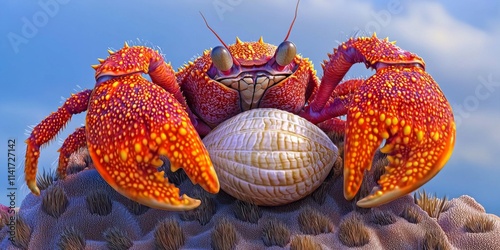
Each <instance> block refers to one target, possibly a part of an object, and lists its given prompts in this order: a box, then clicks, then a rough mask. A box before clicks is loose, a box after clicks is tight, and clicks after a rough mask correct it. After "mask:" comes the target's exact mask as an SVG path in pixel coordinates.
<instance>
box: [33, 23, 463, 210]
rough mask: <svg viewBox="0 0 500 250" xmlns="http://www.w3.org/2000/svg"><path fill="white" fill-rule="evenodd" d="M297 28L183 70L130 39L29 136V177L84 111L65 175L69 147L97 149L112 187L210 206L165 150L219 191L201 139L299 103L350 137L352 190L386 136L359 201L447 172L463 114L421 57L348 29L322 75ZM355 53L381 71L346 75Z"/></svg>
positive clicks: (347, 159) (347, 163)
mask: <svg viewBox="0 0 500 250" xmlns="http://www.w3.org/2000/svg"><path fill="white" fill-rule="evenodd" d="M292 24H293V22H292ZM207 26H208V24H207ZM209 28H210V27H209ZM210 29H211V28H210ZM290 29H291V27H290ZM214 33H215V32H214ZM289 34H290V30H289V31H288V34H287V36H286V38H285V39H284V41H283V42H281V44H279V46H274V45H272V44H269V43H266V42H264V41H263V39H262V37H261V38H260V39H259V40H258V41H256V42H242V41H241V40H240V39H238V38H237V39H236V43H234V44H232V45H230V46H228V45H226V44H225V43H224V42H222V40H221V39H220V38H219V40H220V41H221V43H222V45H221V46H216V47H214V48H213V49H211V50H206V51H204V53H203V54H202V55H201V56H200V57H199V58H197V59H196V60H194V61H193V62H189V64H187V65H184V66H183V67H182V68H181V69H179V70H178V71H177V72H175V71H174V70H173V69H172V67H171V65H170V64H167V63H166V62H165V60H164V58H163V56H162V55H161V54H160V53H159V52H158V51H157V50H154V49H152V48H148V47H144V46H128V45H127V44H126V43H125V46H124V47H123V48H122V49H120V50H118V51H111V50H108V52H109V54H110V55H109V57H108V58H107V59H105V60H104V59H99V61H100V64H98V65H94V66H93V67H94V69H95V70H96V72H95V78H96V84H95V87H94V89H87V90H83V91H81V92H79V93H76V94H72V95H71V97H69V98H68V99H67V100H66V101H65V103H64V104H63V105H62V106H61V107H60V108H59V109H58V110H57V111H56V112H54V113H52V114H50V115H49V116H48V117H47V118H45V119H44V120H43V121H42V122H41V123H40V124H38V125H37V126H35V127H34V129H33V131H32V133H31V135H30V136H29V138H28V139H27V140H26V143H27V149H26V164H25V176H26V182H27V185H28V187H29V188H30V190H31V191H32V193H34V194H36V195H39V194H40V190H39V188H38V187H37V184H36V178H35V177H36V173H37V162H38V157H39V154H40V151H39V150H40V147H41V146H42V145H43V144H45V143H47V142H48V141H49V140H51V139H52V138H54V137H55V136H56V135H57V133H58V131H59V130H61V129H62V128H63V127H64V126H65V125H66V124H67V122H68V121H69V120H70V118H71V116H72V115H74V114H78V113H81V112H84V111H86V110H87V114H86V123H85V126H84V127H80V128H77V129H76V130H75V132H73V133H72V134H71V135H69V136H68V138H67V139H65V141H64V143H63V145H62V147H61V148H60V150H59V151H60V157H59V166H58V174H59V176H60V177H61V178H64V177H65V176H66V168H67V166H68V159H69V156H70V155H71V154H72V153H73V152H75V151H76V150H78V149H80V148H82V147H87V148H88V151H89V153H90V156H91V158H92V161H93V163H94V165H95V167H96V169H97V171H98V172H99V173H100V175H101V176H102V177H103V179H104V180H105V181H107V182H108V183H109V185H111V186H112V187H113V188H114V189H115V190H117V191H118V192H119V193H121V194H123V195H124V196H126V197H128V198H130V199H132V200H135V201H137V202H139V203H142V204H144V205H146V206H150V207H153V208H158V209H166V210H178V211H179V210H189V209H193V208H196V207H197V206H198V205H199V204H200V201H199V200H197V199H193V198H191V197H188V196H187V195H182V196H181V195H180V194H179V189H178V188H177V187H175V186H174V185H173V184H170V183H168V180H167V179H166V178H165V177H164V173H163V171H159V170H158V168H159V167H160V166H162V165H163V163H164V162H163V160H162V158H161V157H162V156H166V157H167V158H168V159H169V161H170V164H171V169H172V171H176V170H177V169H179V168H183V169H184V171H185V172H186V174H187V176H188V177H189V178H190V180H191V181H192V182H193V183H194V184H199V185H200V186H201V187H202V188H203V189H205V190H206V191H208V192H210V193H217V192H218V191H219V189H220V185H219V181H218V179H217V174H216V172H215V170H214V166H213V164H212V162H211V160H210V157H209V154H208V152H207V150H206V149H205V147H204V145H203V143H202V140H201V138H202V137H204V136H205V135H207V134H208V133H209V132H210V131H211V130H212V129H213V128H214V127H216V126H217V125H218V124H220V123H221V122H223V121H225V120H227V119H228V118H230V117H233V116H235V115H236V114H238V113H241V112H244V111H247V110H250V109H255V108H277V109H281V110H285V111H289V112H292V113H294V114H298V115H300V116H302V117H304V118H306V119H307V120H309V121H310V122H312V123H314V124H317V126H319V127H320V128H321V129H323V130H324V131H325V132H334V133H337V134H340V135H343V136H344V143H345V150H344V156H343V159H344V196H345V198H346V199H348V200H351V199H353V198H354V196H355V195H356V194H357V192H358V191H359V188H360V186H361V183H362V180H363V176H364V172H365V171H366V170H369V169H370V166H371V164H372V160H373V157H374V154H375V152H376V150H378V149H379V146H380V145H381V144H382V143H383V142H384V141H385V143H384V145H383V146H382V147H381V148H380V151H381V152H382V153H385V154H387V158H388V161H389V164H388V166H386V172H385V174H383V175H382V176H381V177H380V179H379V180H378V186H377V187H375V188H374V189H373V190H372V192H371V193H370V194H369V195H368V196H367V197H364V198H363V199H361V200H359V201H358V202H357V205H358V206H360V207H374V206H379V205H381V204H384V203H387V202H390V201H392V200H394V199H397V198H398V197H401V196H403V195H405V194H408V193H410V192H412V191H414V190H415V189H417V188H418V187H420V186H421V185H423V184H424V183H426V182H427V181H429V180H430V179H431V178H433V177H434V176H435V175H436V174H437V173H438V172H439V171H440V169H441V168H442V167H443V166H444V165H445V163H446V162H447V160H448V159H449V157H450V156H451V153H452V151H453V147H454V142H455V123H454V119H453V113H452V110H451V107H450V105H449V103H448V101H447V100H446V98H445V96H444V94H443V92H442V91H441V89H440V88H439V86H438V84H437V83H436V82H435V81H434V80H433V78H432V77H431V76H430V75H429V74H428V73H427V72H426V71H425V63H424V61H423V60H422V58H420V57H418V56H417V55H416V54H414V53H411V52H407V51H405V50H402V49H401V48H399V47H397V46H396V45H395V44H394V43H392V42H389V41H388V39H379V38H377V37H376V35H375V34H374V35H373V36H371V37H357V38H350V39H349V40H348V41H346V42H344V43H342V44H341V45H339V46H338V48H337V49H335V50H334V52H333V53H332V54H329V55H328V60H326V61H325V62H324V64H323V65H322V66H323V77H322V78H321V80H320V79H319V78H318V77H317V76H316V71H315V70H314V68H313V65H312V63H311V61H310V60H309V59H307V58H304V57H302V56H300V55H298V54H297V49H296V47H295V45H294V44H293V43H292V42H291V41H288V35H289ZM216 35H217V34H216ZM217 37H218V36H217ZM355 63H364V64H365V65H366V67H367V68H371V69H374V70H375V74H374V75H372V76H371V77H369V78H367V79H351V80H346V81H343V80H342V79H343V77H344V76H345V74H346V73H347V71H348V70H349V68H350V67H351V66H352V65H353V64H355ZM143 74H149V76H150V79H151V80H148V79H146V78H145V77H143ZM341 116H345V119H341Z"/></svg>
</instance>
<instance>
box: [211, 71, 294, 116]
mask: <svg viewBox="0 0 500 250" xmlns="http://www.w3.org/2000/svg"><path fill="white" fill-rule="evenodd" d="M289 75H290V74H281V75H272V74H269V73H267V72H266V73H257V74H255V73H246V74H241V75H239V76H237V77H233V78H224V79H220V80H217V81H218V82H220V83H222V84H224V85H225V86H227V87H229V88H231V89H234V90H236V91H238V92H239V93H240V107H241V111H242V112H243V111H247V110H250V109H253V108H258V107H259V102H260V100H261V98H262V97H263V96H264V93H265V92H266V90H267V89H269V88H271V87H272V86H274V85H276V84H278V83H279V82H281V81H283V80H284V79H286V78H287V77H288V76H289Z"/></svg>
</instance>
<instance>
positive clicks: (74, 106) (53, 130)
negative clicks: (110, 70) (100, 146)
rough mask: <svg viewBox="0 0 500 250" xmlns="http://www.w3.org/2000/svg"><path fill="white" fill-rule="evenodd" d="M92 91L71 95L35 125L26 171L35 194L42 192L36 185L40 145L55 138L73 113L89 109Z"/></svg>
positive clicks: (28, 143) (28, 145) (28, 144)
mask: <svg viewBox="0 0 500 250" xmlns="http://www.w3.org/2000/svg"><path fill="white" fill-rule="evenodd" d="M91 93H92V90H91V89H87V90H84V91H82V92H79V93H77V94H73V95H71V97H69V98H68V99H67V100H66V101H65V102H64V104H63V105H62V106H61V107H60V108H59V109H58V110H57V111H56V112H54V113H52V114H50V115H49V116H48V117H47V118H45V119H44V120H43V121H42V122H40V124H38V125H37V126H35V127H34V128H33V131H32V132H31V134H30V137H29V138H28V139H27V140H26V144H27V146H26V161H25V168H24V173H25V179H26V183H27V185H28V188H29V189H30V190H31V192H32V193H33V194H36V195H39V194H40V189H38V186H37V185H36V173H37V169H38V157H39V156H40V146H42V145H43V144H45V143H47V142H48V141H50V140H51V139H52V138H54V137H55V136H56V135H57V133H58V132H59V131H60V130H61V129H62V128H63V127H64V125H66V124H67V123H68V121H69V120H70V119H71V116H72V115H74V114H78V113H81V112H83V111H85V110H86V109H87V106H88V103H89V99H90V94H91Z"/></svg>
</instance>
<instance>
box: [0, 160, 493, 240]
mask: <svg viewBox="0 0 500 250" xmlns="http://www.w3.org/2000/svg"><path fill="white" fill-rule="evenodd" d="M87 154H88V153H87V152H86V151H81V152H79V153H78V154H75V155H73V156H72V158H71V163H70V166H71V167H70V169H69V170H68V174H69V175H68V176H67V177H66V179H64V180H58V179H57V177H56V176H55V175H54V174H53V173H45V174H44V175H43V176H42V177H40V178H41V179H43V185H40V187H41V188H42V192H41V195H40V196H34V195H31V194H30V195H28V196H27V197H26V198H25V200H24V201H23V202H22V205H21V207H20V209H19V217H18V218H17V219H16V221H15V222H16V226H15V227H14V228H15V232H14V233H15V237H14V238H11V239H14V241H11V240H9V237H11V236H10V234H11V232H10V231H11V227H9V226H6V223H7V214H6V209H5V207H2V209H0V210H1V211H0V218H1V220H0V227H1V229H0V249H42V248H43V249H195V248H196V249H204V248H208V249H209V248H213V249H263V248H269V249H283V248H284V249H343V248H349V247H351V248H356V249H500V237H499V235H500V218H499V217H497V216H495V215H493V214H487V213H485V210H484V208H483V207H482V206H481V205H480V204H478V203H477V202H476V201H475V200H474V199H473V198H471V197H469V196H462V197H459V198H456V199H452V200H450V201H447V200H445V199H438V198H435V197H432V196H428V195H427V194H425V193H423V194H420V195H415V197H412V196H410V195H407V196H405V197H403V198H400V199H398V200H395V201H393V202H390V203H388V204H385V205H382V206H380V207H376V208H372V209H365V208H359V207H357V206H356V205H355V201H346V200H345V199H344V197H343V193H342V178H340V177H341V171H340V169H339V168H340V167H341V166H342V162H341V159H340V158H339V160H338V162H336V163H335V166H334V169H333V170H332V172H331V174H330V175H329V177H327V179H326V180H325V182H324V183H323V184H322V185H321V186H320V187H319V188H318V189H317V190H316V191H315V192H314V193H313V194H311V195H310V196H308V197H306V198H304V199H302V200H299V201H297V202H294V203H291V204H288V205H284V206H278V207H260V206H255V205H253V204H249V203H245V202H242V201H238V200H236V199H234V198H232V197H231V196H229V195H228V194H225V193H223V192H221V193H219V194H217V195H211V194H208V193H206V192H205V191H203V190H202V189H201V188H199V187H197V186H193V185H192V184H191V182H190V181H188V180H186V178H184V177H183V176H182V175H183V173H182V172H180V173H179V172H176V173H171V172H169V173H167V175H169V179H172V180H175V181H176V182H178V183H179V184H180V188H181V190H182V191H183V192H185V193H187V194H188V195H190V196H192V197H197V198H199V199H201V200H202V205H201V206H200V207H199V208H197V209H196V210H193V211H188V212H169V211H162V210H156V209H150V208H148V207H145V206H143V205H140V204H138V203H136V202H133V201H130V200H128V199H127V198H125V197H124V196H122V195H120V194H118V193H117V192H116V191H115V190H113V189H112V188H111V187H110V186H109V185H108V184H107V183H106V182H105V181H104V180H103V179H102V178H101V176H100V175H99V174H98V173H97V171H96V170H95V169H93V166H92V163H91V160H90V158H89V157H88V155H87ZM376 158H377V159H376V160H375V161H374V166H373V167H372V170H371V171H370V173H369V174H367V176H369V177H367V178H365V182H366V183H367V184H366V185H368V186H366V187H364V188H363V189H364V190H365V191H363V190H362V192H368V190H370V189H371V186H373V185H374V184H375V182H374V180H375V179H377V178H378V177H377V175H379V173H380V167H383V165H384V164H383V163H384V161H385V159H384V156H383V155H381V154H377V155H376ZM167 172H168V171H167ZM361 195H364V194H361ZM354 200H356V199H354ZM4 210H5V211H4Z"/></svg>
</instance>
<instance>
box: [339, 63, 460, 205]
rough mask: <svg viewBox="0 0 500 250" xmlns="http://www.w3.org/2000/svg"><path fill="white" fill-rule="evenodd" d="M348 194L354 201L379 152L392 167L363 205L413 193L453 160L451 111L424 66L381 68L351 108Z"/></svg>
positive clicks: (347, 144) (346, 171) (346, 169)
mask: <svg viewBox="0 0 500 250" xmlns="http://www.w3.org/2000/svg"><path fill="white" fill-rule="evenodd" d="M345 138H346V141H345V156H344V164H345V165H344V196H345V197H346V198H347V199H352V198H353V197H354V196H355V195H356V193H357V191H358V189H359V187H360V185H361V181H362V180H363V174H364V171H365V170H367V169H370V166H371V164H372V158H373V155H374V153H375V151H376V150H377V148H378V147H379V146H380V144H381V143H382V142H383V140H385V145H384V146H383V147H382V148H381V149H380V151H381V152H382V153H385V154H388V159H389V165H388V166H387V167H386V173H385V174H384V175H382V176H381V178H380V180H379V181H378V184H379V186H378V187H375V188H374V189H373V190H372V192H371V194H370V195H369V196H367V197H365V198H363V199H362V200H360V201H358V203H357V205H358V206H360V207H373V206H377V205H380V204H383V203H386V202H389V201H391V200H394V199H396V198H399V197H401V196H403V195H405V194H408V193H410V192H412V191H414V190H415V189H417V188H418V187H420V186H421V185H423V184H425V183H426V182H427V181H429V180H430V179H432V178H433V177H434V176H435V175H436V174H437V173H438V172H439V171H440V170H441V168H443V166H444V165H445V163H446V162H447V161H448V159H449V158H450V156H451V153H452V151H453V146H454V144H455V123H454V121H453V113H452V111H451V107H450V105H449V104H448V102H447V101H446V99H445V97H444V95H443V93H442V92H441V90H440V89H439V87H438V85H437V84H436V83H435V82H434V80H433V79H432V77H431V76H430V75H429V74H427V73H426V72H425V71H424V70H423V69H422V68H421V67H419V66H409V67H408V66H389V67H386V68H382V69H379V70H378V71H377V73H376V74H375V75H374V76H372V77H371V78H369V79H368V80H367V81H366V82H365V84H363V85H362V86H361V87H360V88H359V89H358V91H357V92H356V93H355V94H354V97H353V100H352V101H351V103H350V105H348V113H347V130H346V137H345Z"/></svg>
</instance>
